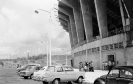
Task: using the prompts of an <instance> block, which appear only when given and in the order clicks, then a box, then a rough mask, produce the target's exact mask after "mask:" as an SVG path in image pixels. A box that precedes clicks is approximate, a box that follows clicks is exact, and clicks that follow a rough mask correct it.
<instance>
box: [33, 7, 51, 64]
mask: <svg viewBox="0 0 133 84" xmlns="http://www.w3.org/2000/svg"><path fill="white" fill-rule="evenodd" d="M38 10H41V11H43V12H47V13H49V20H50V21H49V23H51V11H46V10H43V9H38ZM35 13H37V14H38V13H39V12H38V11H37V10H35ZM49 65H50V66H51V24H50V32H49Z"/></svg>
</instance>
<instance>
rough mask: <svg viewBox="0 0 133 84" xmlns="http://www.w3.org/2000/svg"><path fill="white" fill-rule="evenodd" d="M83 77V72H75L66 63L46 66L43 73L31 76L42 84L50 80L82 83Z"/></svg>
mask: <svg viewBox="0 0 133 84" xmlns="http://www.w3.org/2000/svg"><path fill="white" fill-rule="evenodd" d="M84 77H85V72H76V71H74V70H73V68H72V67H70V66H66V65H60V66H48V68H47V70H46V71H45V73H43V74H42V77H40V76H33V79H34V80H37V81H42V82H43V84H46V83H49V82H52V83H53V84H59V83H60V82H70V81H74V82H79V83H82V82H83V79H84Z"/></svg>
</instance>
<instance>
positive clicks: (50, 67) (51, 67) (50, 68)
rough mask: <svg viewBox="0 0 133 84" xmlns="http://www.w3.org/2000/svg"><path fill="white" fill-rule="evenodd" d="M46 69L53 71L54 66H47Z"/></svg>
mask: <svg viewBox="0 0 133 84" xmlns="http://www.w3.org/2000/svg"><path fill="white" fill-rule="evenodd" d="M46 71H51V72H54V71H55V67H54V66H49V67H48V68H47V70H46Z"/></svg>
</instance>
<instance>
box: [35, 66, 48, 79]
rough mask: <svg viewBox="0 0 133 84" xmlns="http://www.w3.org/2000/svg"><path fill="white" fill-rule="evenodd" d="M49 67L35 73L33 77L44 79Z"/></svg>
mask: <svg viewBox="0 0 133 84" xmlns="http://www.w3.org/2000/svg"><path fill="white" fill-rule="evenodd" d="M47 68H48V66H44V67H42V68H41V69H40V70H38V71H36V72H34V73H33V77H42V75H43V73H45V71H46V70H47Z"/></svg>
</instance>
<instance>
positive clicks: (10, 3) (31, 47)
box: [0, 0, 70, 58]
mask: <svg viewBox="0 0 133 84" xmlns="http://www.w3.org/2000/svg"><path fill="white" fill-rule="evenodd" d="M55 2H56V0H4V1H3V0H0V3H2V4H1V5H0V24H1V25H0V40H1V41H0V47H1V48H0V54H10V55H11V56H13V57H17V55H19V57H20V56H27V54H26V53H27V51H30V55H34V54H36V53H37V52H38V51H37V49H38V48H39V49H40V50H41V51H40V53H45V52H46V46H48V42H49V32H50V27H51V41H52V51H53V52H55V50H56V51H61V49H62V48H65V49H67V50H69V49H70V41H69V35H68V33H66V32H65V30H63V28H62V27H60V26H59V25H57V23H56V21H54V20H55V19H54V17H55V16H54V14H53V12H52V18H51V19H52V22H49V19H50V18H49V14H48V13H46V12H43V11H39V13H38V14H36V13H35V12H34V10H36V9H44V10H45V9H46V10H48V11H50V9H51V8H52V7H53V4H54V3H55ZM41 41H43V43H41ZM18 51H19V52H18ZM1 52H2V53H1ZM0 56H1V55H0ZM6 57H8V56H5V58H6ZM0 58H1V57H0Z"/></svg>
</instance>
